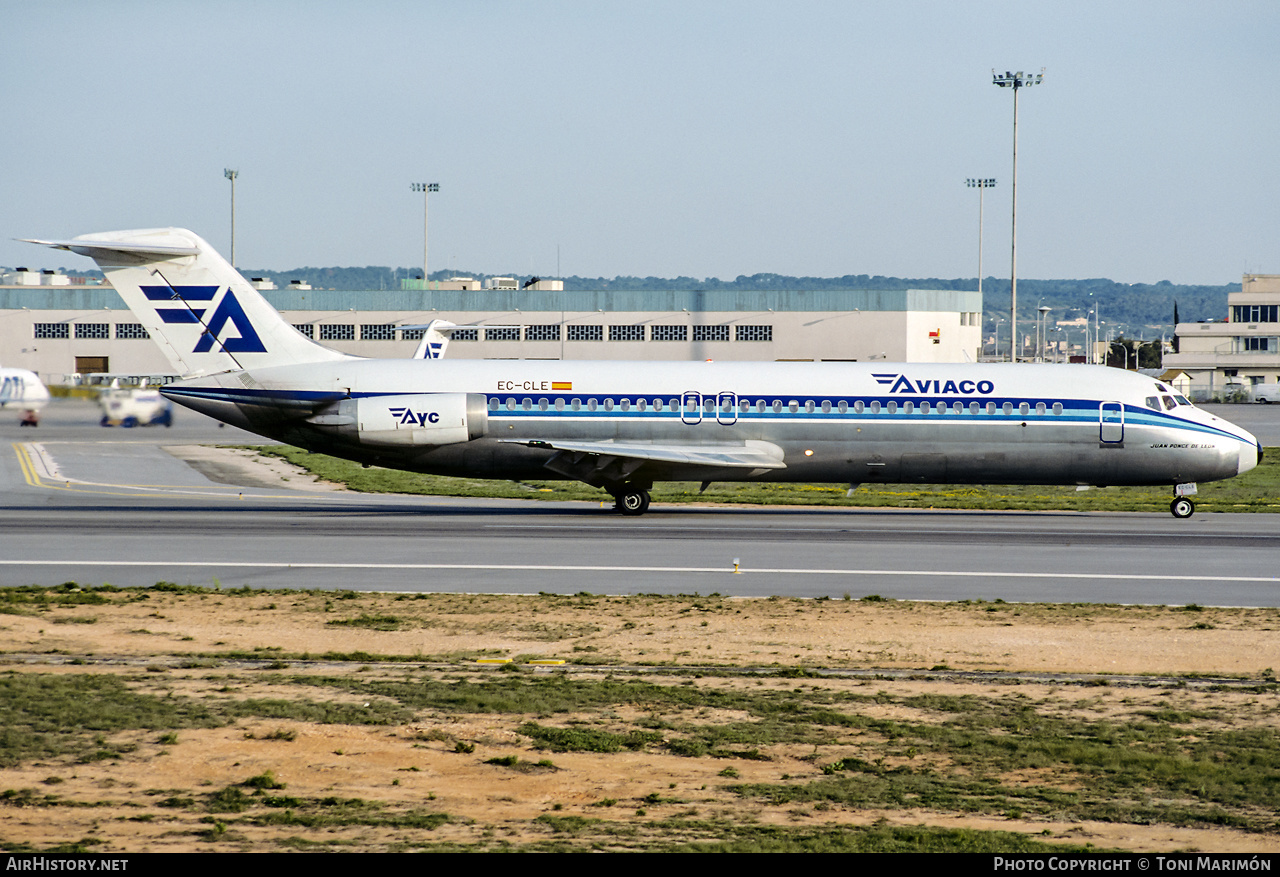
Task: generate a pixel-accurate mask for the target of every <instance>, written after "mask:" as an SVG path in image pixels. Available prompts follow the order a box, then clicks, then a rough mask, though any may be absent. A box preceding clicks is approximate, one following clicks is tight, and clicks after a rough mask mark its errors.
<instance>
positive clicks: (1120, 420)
mask: <svg viewBox="0 0 1280 877" xmlns="http://www.w3.org/2000/svg"><path fill="white" fill-rule="evenodd" d="M1098 441H1100V442H1102V443H1103V444H1104V445H1117V444H1122V443H1123V442H1124V405H1123V404H1122V403H1120V402H1103V403H1102V404H1101V405H1100V406H1099V407H1098Z"/></svg>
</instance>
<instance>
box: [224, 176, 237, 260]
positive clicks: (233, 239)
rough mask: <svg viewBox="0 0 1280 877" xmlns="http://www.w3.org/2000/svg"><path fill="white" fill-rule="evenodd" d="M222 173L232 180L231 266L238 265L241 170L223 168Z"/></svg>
mask: <svg viewBox="0 0 1280 877" xmlns="http://www.w3.org/2000/svg"><path fill="white" fill-rule="evenodd" d="M222 175H223V176H224V177H226V178H227V179H228V180H230V181H231V267H232V268H234V267H236V177H238V176H240V171H238V170H232V169H231V168H223V169H222Z"/></svg>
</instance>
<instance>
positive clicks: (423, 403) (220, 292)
mask: <svg viewBox="0 0 1280 877" xmlns="http://www.w3.org/2000/svg"><path fill="white" fill-rule="evenodd" d="M32 242H33V243H40V244H45V245H47V246H51V247H56V248H59V249H63V250H70V251H72V252H75V253H79V254H81V255H85V256H88V257H90V258H92V259H93V260H94V261H95V262H97V263H98V265H99V266H100V267H101V268H102V270H103V272H104V273H105V274H106V275H107V277H108V278H109V279H110V281H111V283H112V285H113V286H114V287H115V288H116V290H118V291H119V293H120V295H121V296H122V297H123V298H124V300H125V303H126V304H127V305H128V306H129V307H130V308H131V309H132V310H133V312H134V314H135V315H136V316H137V319H138V321H139V322H141V323H142V325H143V326H145V327H146V329H147V331H148V332H149V333H150V335H151V337H152V338H154V339H156V340H157V342H158V343H159V344H160V346H161V347H162V348H163V350H164V351H165V353H166V354H167V355H168V357H169V359H170V360H171V362H172V363H173V367H174V369H175V370H176V371H177V372H178V373H179V374H181V375H183V376H184V379H183V380H181V381H179V382H177V383H173V384H169V385H167V386H165V387H164V388H163V389H162V392H163V393H164V395H165V396H167V397H169V398H170V399H172V400H174V401H175V402H178V403H180V404H182V405H185V406H187V407H189V408H193V409H195V410H196V411H200V412H203V413H205V414H208V415H210V416H212V417H214V418H217V419H218V420H221V421H224V422H226V423H230V424H233V425H235V426H238V427H241V428H243V429H247V430H250V431H252V432H255V433H258V434H259V435H263V436H267V437H269V438H273V439H278V440H279V441H282V442H287V443H289V444H293V445H297V446H299V447H303V448H307V449H309V450H312V451H317V452H321V453H325V454H332V455H333V456H337V457H344V458H347V459H350V460H355V461H358V462H361V463H366V464H370V465H375V466H385V467H388V468H394V469H406V470H410V471H415V472H428V473H433V474H438V475H461V476H467V477H473V478H476V477H479V478H509V479H538V478H543V479H546V478H565V479H576V480H578V481H583V482H585V483H587V484H590V485H593V486H595V487H599V488H603V489H604V490H606V491H608V492H609V493H610V494H611V495H612V496H613V497H614V499H615V502H616V507H617V508H618V509H619V510H620V511H621V512H622V513H623V514H626V515H639V514H643V513H644V512H645V510H646V509H647V508H648V506H649V490H650V489H651V488H652V486H653V484H654V483H655V482H658V481H697V482H704V483H709V482H713V481H800V482H846V483H849V484H850V485H857V484H860V483H864V482H874V483H901V482H928V483H947V484H1061V485H1097V486H1110V485H1169V486H1171V487H1172V488H1173V493H1174V498H1173V501H1172V503H1171V506H1170V509H1171V511H1172V512H1173V514H1174V515H1175V516H1176V517H1180V518H1185V517H1188V516H1189V515H1191V514H1192V512H1193V511H1194V510H1195V506H1194V503H1193V500H1192V499H1191V498H1190V497H1191V496H1192V495H1193V494H1194V493H1195V484H1196V482H1199V481H1214V480H1218V479H1222V478H1231V477H1232V476H1235V475H1239V474H1241V473H1243V472H1247V471H1249V470H1250V469H1252V468H1254V467H1255V466H1256V465H1258V462H1259V460H1260V459H1261V457H1262V447H1261V446H1260V445H1259V444H1258V442H1257V440H1256V439H1255V438H1254V437H1253V436H1252V435H1250V434H1249V433H1248V432H1246V431H1245V430H1243V429H1241V428H1239V427H1238V426H1235V425H1233V424H1231V423H1228V422H1227V421H1225V420H1223V419H1221V418H1219V417H1215V416H1214V415H1212V414H1209V413H1208V412H1205V411H1202V410H1200V409H1199V408H1196V407H1195V406H1194V405H1192V404H1191V402H1189V401H1188V400H1187V399H1185V398H1184V397H1182V396H1180V395H1178V394H1177V393H1176V392H1174V391H1173V390H1172V389H1171V388H1170V387H1169V386H1167V385H1165V384H1163V383H1161V382H1160V381H1158V380H1155V379H1153V378H1150V377H1145V376H1142V375H1138V374H1135V373H1132V372H1127V371H1121V370H1119V369H1113V368H1104V367H1096V366H1058V365H1009V364H955V365H928V364H917V363H903V364H891V363H885V362H875V363H870V364H867V363H799V362H785V363H783V362H767V363H766V362H758V363H746V362H725V363H721V362H573V361H536V362H535V361H519V360H501V361H463V360H444V359H432V358H414V359H366V358H363V357H358V356H352V355H350V354H346V353H340V352H338V351H335V350H331V349H329V348H327V347H324V346H322V345H319V344H316V343H315V342H314V341H312V340H311V339H309V338H306V337H304V336H303V335H302V334H301V333H299V332H298V331H297V330H295V329H294V328H293V327H292V326H291V325H289V324H288V323H287V322H285V320H284V318H283V317H281V316H280V314H279V313H278V312H277V311H276V310H275V309H274V308H272V307H271V305H270V304H268V303H267V302H266V300H265V299H263V298H262V296H261V295H260V294H259V293H258V292H257V291H256V290H255V289H254V288H253V287H252V286H251V285H250V284H249V283H248V282H246V281H245V279H244V278H243V277H241V276H240V274H239V273H238V272H237V271H236V270H235V269H234V268H233V267H232V266H231V265H230V264H229V263H228V262H227V261H226V260H225V259H223V258H222V257H221V256H220V255H219V254H218V253H217V252H216V251H215V250H214V249H213V248H212V247H210V246H209V244H207V243H206V242H205V241H204V240H202V239H201V238H200V237H198V236H197V235H195V234H193V233H192V232H190V231H186V230H184V229H174V228H167V229H148V230H140V231H116V232H103V233H99V234H90V235H83V236H81V237H77V238H74V239H72V240H69V241H32Z"/></svg>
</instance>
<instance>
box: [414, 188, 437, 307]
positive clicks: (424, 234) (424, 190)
mask: <svg viewBox="0 0 1280 877" xmlns="http://www.w3.org/2000/svg"><path fill="white" fill-rule="evenodd" d="M409 186H410V188H411V189H412V190H413V191H415V192H421V193H422V288H423V289H426V288H427V199H428V198H429V197H430V196H431V193H432V192H439V191H440V184H439V183H410V184H409Z"/></svg>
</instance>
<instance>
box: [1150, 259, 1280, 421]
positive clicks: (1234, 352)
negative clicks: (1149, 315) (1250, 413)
mask: <svg viewBox="0 0 1280 877" xmlns="http://www.w3.org/2000/svg"><path fill="white" fill-rule="evenodd" d="M1174 338H1175V339H1176V341H1175V342H1174V343H1175V349H1176V350H1177V352H1176V353H1166V354H1165V355H1164V365H1165V368H1168V369H1181V370H1182V371H1183V372H1185V373H1186V374H1187V376H1188V377H1189V378H1190V380H1191V392H1192V394H1193V396H1194V397H1196V398H1203V399H1208V398H1229V397H1236V398H1251V397H1253V396H1254V395H1255V394H1256V393H1258V392H1259V390H1258V389H1255V388H1260V387H1263V386H1265V385H1267V384H1275V383H1276V382H1277V381H1280V274H1246V275H1244V279H1243V281H1242V282H1241V284H1240V291H1239V292H1232V293H1230V294H1228V295H1227V315H1226V319H1223V320H1206V321H1204V322H1200V323H1179V324H1178V325H1177V326H1175V327H1174Z"/></svg>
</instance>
